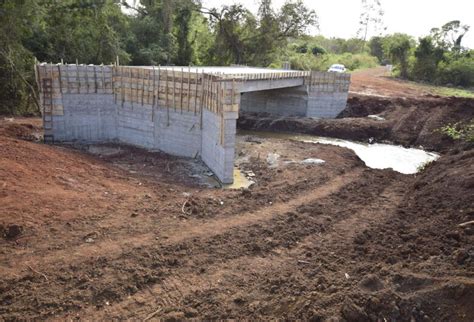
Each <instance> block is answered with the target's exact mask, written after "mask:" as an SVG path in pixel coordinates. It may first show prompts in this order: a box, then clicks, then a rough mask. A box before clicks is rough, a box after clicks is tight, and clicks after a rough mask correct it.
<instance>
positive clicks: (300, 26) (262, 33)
mask: <svg viewBox="0 0 474 322" xmlns="http://www.w3.org/2000/svg"><path fill="white" fill-rule="evenodd" d="M201 12H203V13H205V14H208V15H209V17H210V21H211V27H212V28H213V29H214V30H215V34H216V38H215V42H214V46H213V48H212V54H213V57H214V59H213V63H223V62H227V63H237V64H252V65H257V66H267V65H268V64H269V63H270V62H271V61H272V55H273V54H274V53H275V52H276V51H278V50H280V49H281V48H283V47H284V45H286V43H287V39H288V38H290V37H298V36H300V35H302V34H303V33H304V32H305V31H306V30H307V28H309V27H311V26H317V16H316V13H315V12H314V10H309V9H308V8H306V7H305V6H304V4H303V2H302V0H297V1H287V2H286V3H285V4H284V5H283V6H282V7H281V9H280V10H279V11H278V12H276V13H275V12H274V11H273V10H272V8H271V1H269V0H263V1H261V2H260V8H259V14H258V16H257V17H255V16H253V15H252V14H251V13H250V12H249V11H248V10H247V9H245V8H244V7H243V6H242V5H232V6H223V7H222V8H221V9H220V10H218V9H215V8H214V9H205V8H202V9H201Z"/></svg>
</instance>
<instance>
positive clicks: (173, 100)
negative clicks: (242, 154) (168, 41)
mask: <svg viewBox="0 0 474 322" xmlns="http://www.w3.org/2000/svg"><path fill="white" fill-rule="evenodd" d="M244 70H245V68H244ZM258 71H260V70H258ZM263 71H265V72H264V73H263V72H262V73H247V74H245V73H244V74H241V73H235V71H233V72H232V73H227V74H226V73H225V72H222V73H219V74H212V73H206V69H203V70H201V71H199V70H196V71H191V70H190V69H188V68H171V67H163V68H155V67H153V68H149V67H125V66H124V67H122V66H118V67H117V66H92V65H89V66H84V65H45V64H42V65H38V66H37V72H38V73H37V74H38V79H37V81H38V84H39V87H40V96H41V103H42V106H43V117H44V122H45V129H46V124H47V122H49V121H47V120H49V119H48V117H50V118H51V124H49V123H48V130H47V133H48V135H51V136H52V137H53V138H54V140H55V141H84V142H106V141H115V142H123V143H127V144H132V145H135V146H140V147H143V148H146V149H158V150H161V151H164V152H166V153H169V154H173V155H177V156H183V157H191V158H194V157H200V158H201V159H202V160H203V162H204V163H205V164H206V165H207V166H208V167H209V168H210V169H211V170H212V171H213V172H214V173H215V175H216V176H217V177H218V178H219V179H220V180H221V181H222V182H223V183H232V181H233V168H234V155H235V135H236V123H237V122H236V120H237V118H238V113H239V108H241V109H242V111H254V112H268V113H272V114H278V115H299V116H313V117H334V116H336V115H337V114H338V113H339V112H340V110H342V109H343V108H344V107H345V104H346V100H347V91H348V84H349V78H348V77H347V76H346V75H327V73H314V72H311V73H309V72H299V71H272V70H266V69H265V70H263ZM269 71H270V72H269ZM272 88H273V89H272ZM241 93H243V94H242V95H241ZM49 128H51V129H49ZM45 134H46V130H45Z"/></svg>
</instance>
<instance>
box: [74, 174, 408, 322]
mask: <svg viewBox="0 0 474 322" xmlns="http://www.w3.org/2000/svg"><path fill="white" fill-rule="evenodd" d="M394 185H397V184H396V183H395V184H393V185H390V186H389V187H387V188H385V189H384V190H383V193H382V194H381V195H380V196H378V193H375V194H373V195H368V196H366V198H365V200H364V198H361V200H360V203H359V204H358V205H356V206H358V209H355V211H354V212H353V211H351V212H348V213H343V214H341V215H338V214H333V215H334V218H335V221H334V222H333V223H330V224H326V223H325V220H326V219H327V218H324V217H325V216H322V215H320V214H319V213H317V214H316V218H314V216H313V215H310V214H307V215H304V216H299V217H298V218H296V219H295V220H301V222H300V223H299V224H298V225H296V226H294V227H291V222H294V221H293V220H291V221H290V227H289V230H292V231H299V232H301V236H299V237H298V238H297V239H295V240H293V241H292V242H291V243H290V245H285V240H286V239H287V238H288V237H289V238H290V239H291V234H286V236H285V231H284V230H283V231H281V233H282V235H283V236H285V237H284V238H282V240H281V241H278V242H277V243H275V244H274V245H270V247H268V248H266V247H265V246H261V251H257V252H255V251H249V250H248V249H247V248H246V247H245V245H236V246H235V245H233V243H232V242H231V241H232V240H235V239H237V238H238V237H242V236H241V235H240V236H239V234H238V233H237V232H233V231H232V230H230V231H229V232H228V233H227V236H226V238H223V239H222V240H221V241H220V242H219V243H220V244H221V246H223V247H225V248H226V251H227V252H229V254H230V256H224V255H222V253H220V255H221V256H220V260H217V265H216V259H210V260H208V261H206V260H204V261H203V262H202V263H200V265H197V266H199V267H201V269H202V268H203V267H206V270H204V272H201V271H199V270H198V272H196V270H197V269H196V268H193V267H186V266H184V267H180V268H178V270H177V271H175V272H172V273H171V275H170V276H168V277H166V278H164V280H162V281H160V282H158V283H157V284H155V285H154V286H153V287H152V289H153V294H154V295H158V296H156V297H150V296H146V295H145V297H146V298H147V300H146V301H143V296H144V294H143V293H146V292H139V293H137V295H136V297H138V298H140V299H141V300H140V302H137V301H135V296H132V297H131V298H128V299H125V300H124V301H123V302H119V303H117V304H115V305H114V308H113V309H111V310H110V311H112V312H114V315H113V316H115V317H117V316H120V317H126V318H132V319H133V318H140V317H144V316H146V314H147V312H148V313H149V312H154V311H155V310H156V309H157V308H161V309H162V312H160V315H158V316H163V314H166V313H169V312H175V311H178V312H180V313H183V312H184V314H187V315H185V316H181V315H178V317H192V314H195V313H196V312H194V311H191V312H187V311H186V308H187V307H189V306H197V307H206V301H209V302H210V303H216V302H219V303H221V302H222V305H219V306H217V308H216V307H214V310H213V307H212V305H211V306H210V307H206V310H205V311H206V312H211V313H210V314H211V315H207V316H206V317H207V318H223V317H229V315H228V313H225V314H222V315H219V311H221V312H227V311H225V310H224V308H226V307H227V308H228V307H233V308H235V306H236V305H235V303H234V302H236V301H237V302H238V301H240V299H239V296H237V297H236V293H239V292H240V293H241V294H244V295H240V297H244V298H245V294H246V293H255V287H256V286H257V285H258V284H259V283H260V285H259V286H258V287H260V288H262V287H263V291H262V292H261V294H260V296H261V297H262V298H265V297H268V296H271V295H272V288H274V285H271V283H272V278H269V276H275V277H276V276H281V274H282V272H287V273H288V274H289V275H291V274H295V273H294V272H295V270H296V271H298V270H299V271H300V272H302V274H303V275H305V274H307V273H306V269H304V266H306V265H307V264H309V263H310V262H309V261H307V260H304V261H301V262H302V263H300V260H299V259H306V258H305V256H304V253H305V252H307V251H308V249H307V246H308V245H312V244H314V243H317V242H319V241H321V240H322V238H321V237H320V236H319V234H318V233H315V232H316V231H317V230H320V229H316V230H314V229H307V230H304V229H302V227H303V226H311V225H314V224H317V223H318V224H319V225H320V226H319V227H318V228H322V227H323V226H326V227H325V228H323V232H322V235H323V236H324V237H325V240H328V239H329V237H330V236H332V235H334V234H337V235H338V237H340V234H342V235H343V236H346V239H347V241H348V243H349V246H350V247H351V245H352V239H353V237H354V235H355V233H356V232H357V231H358V229H356V228H360V229H364V228H365V227H366V226H367V225H369V224H370V219H373V220H377V219H378V220H381V219H382V218H383V217H385V216H389V215H390V210H393V209H394V208H396V206H397V203H398V200H399V198H397V197H400V194H402V193H399V196H395V197H396V198H395V199H394V200H393V203H391V201H392V199H390V197H394V196H393V193H391V192H389V193H386V192H387V190H390V189H392V188H393V186H394ZM355 187H356V188H355V189H349V191H348V193H347V194H344V193H342V194H341V196H340V198H336V201H337V200H339V201H340V200H344V199H346V198H347V197H348V195H349V194H351V193H353V190H359V189H358V188H357V187H358V186H357V185H355ZM343 189H345V188H343ZM362 191H363V190H362ZM335 193H336V194H337V192H335ZM333 198H334V196H333V195H329V196H327V197H325V198H322V199H323V200H322V201H321V202H322V203H320V202H319V201H317V202H314V201H313V203H314V204H311V203H310V204H309V206H314V207H320V206H323V205H328V206H331V205H333V206H334V202H331V201H334V200H332V199H333ZM324 199H327V200H325V201H326V202H323V201H324ZM381 199H382V203H384V204H386V205H385V207H383V208H381V207H374V205H373V204H379V203H380V201H381ZM364 201H368V202H369V203H368V204H365V203H364ZM306 206H308V204H307V205H306ZM300 207H301V205H300ZM296 208H298V207H293V208H292V210H296ZM374 208H375V210H374ZM328 210H330V209H328ZM303 211H304V209H303ZM329 214H331V211H329ZM288 216H289V218H291V217H292V214H291V213H283V214H280V215H278V216H276V217H275V218H274V219H273V220H272V221H270V222H268V224H269V225H271V224H273V226H274V227H271V226H270V227H262V226H257V227H255V225H254V226H249V227H248V228H249V229H252V228H255V229H256V230H257V231H258V233H259V234H258V235H257V234H252V233H250V234H249V235H257V236H259V237H258V238H257V241H258V240H259V241H260V242H263V243H265V241H267V240H268V236H266V234H267V233H268V231H269V230H273V229H275V228H277V226H278V221H279V220H282V219H284V218H285V217H288ZM360 220H363V223H362V224H361V225H358V222H359V221H360ZM285 223H287V222H285ZM348 225H349V227H351V230H352V232H353V233H350V234H346V232H347V229H346V228H347V226H348ZM238 229H240V228H238ZM244 229H245V228H244ZM262 230H263V231H262ZM243 233H246V232H243ZM247 233H248V232H247ZM208 239H212V238H208ZM244 239H245V240H247V239H246V238H244ZM225 241H227V242H225ZM339 241H340V240H339ZM202 242H203V243H204V245H202V246H201V247H203V248H204V249H206V250H201V252H202V253H201V252H199V251H197V253H196V254H193V255H194V256H198V257H199V256H205V255H206V254H207V253H208V252H209V253H217V251H216V249H214V248H213V247H216V244H215V243H212V241H208V242H209V243H210V244H209V246H208V247H206V246H205V245H206V241H205V240H203V241H202ZM226 244H227V247H226ZM232 247H235V248H238V247H240V248H241V250H240V251H239V252H237V253H236V254H232V252H231V251H230V248H232ZM259 247H260V246H259ZM328 249H329V248H328ZM227 252H225V253H227ZM328 252H329V250H327V251H326V253H328ZM262 256H263V257H262ZM226 257H227V258H226ZM301 265H303V266H301ZM303 279H305V278H304V276H303ZM216 281H217V282H216ZM262 281H267V282H266V283H267V284H269V285H265V284H266V283H262ZM170 285H171V286H172V287H170ZM248 285H254V286H255V287H254V288H252V286H250V289H245V286H248ZM216 289H219V290H220V291H219V293H220V294H215V293H216V292H215V290H216ZM226 290H228V291H227V292H228V293H226ZM222 294H224V297H222ZM225 295H227V296H225ZM215 296H221V297H219V298H218V299H217V298H213V297H215ZM243 301H244V302H247V300H243ZM332 301H335V302H337V300H334V299H332ZM144 302H146V304H145V303H144ZM278 304H279V303H274V305H278ZM223 306H224V307H223ZM107 311H109V310H107ZM107 311H102V312H101V313H100V314H101V316H102V317H104V318H107V317H109V318H110V317H112V316H109V315H107V313H106V312H107ZM117 312H119V313H117ZM82 313H83V314H84V315H85V316H88V315H90V316H93V315H95V314H97V313H98V312H97V311H89V310H86V311H85V312H82ZM203 313H204V312H200V315H201V316H202V314H203ZM240 313H241V312H240ZM281 313H282V314H284V313H285V312H284V311H282V312H281ZM102 314H104V315H102ZM189 314H191V315H190V316H188V315H189ZM213 314H214V315H213ZM246 314H250V312H247V313H246ZM81 315H82V314H81ZM230 316H232V315H230ZM236 316H239V315H236Z"/></svg>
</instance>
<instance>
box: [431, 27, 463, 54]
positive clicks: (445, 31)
mask: <svg viewBox="0 0 474 322" xmlns="http://www.w3.org/2000/svg"><path fill="white" fill-rule="evenodd" d="M469 29H470V26H468V25H463V24H461V22H460V21H459V20H452V21H450V22H448V23H445V24H444V25H443V26H441V28H433V29H431V32H430V36H431V38H433V40H434V41H435V42H436V44H437V46H438V47H441V48H443V49H446V50H452V51H457V52H459V51H460V50H461V49H462V46H461V43H462V39H463V37H464V35H466V33H467V32H468V31H469Z"/></svg>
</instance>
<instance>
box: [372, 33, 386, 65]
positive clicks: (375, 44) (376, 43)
mask: <svg viewBox="0 0 474 322" xmlns="http://www.w3.org/2000/svg"><path fill="white" fill-rule="evenodd" d="M369 50H370V54H371V55H372V56H374V57H377V59H378V60H379V63H383V62H384V60H385V56H384V52H383V38H382V37H379V36H374V37H372V38H371V39H370V41H369Z"/></svg>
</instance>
